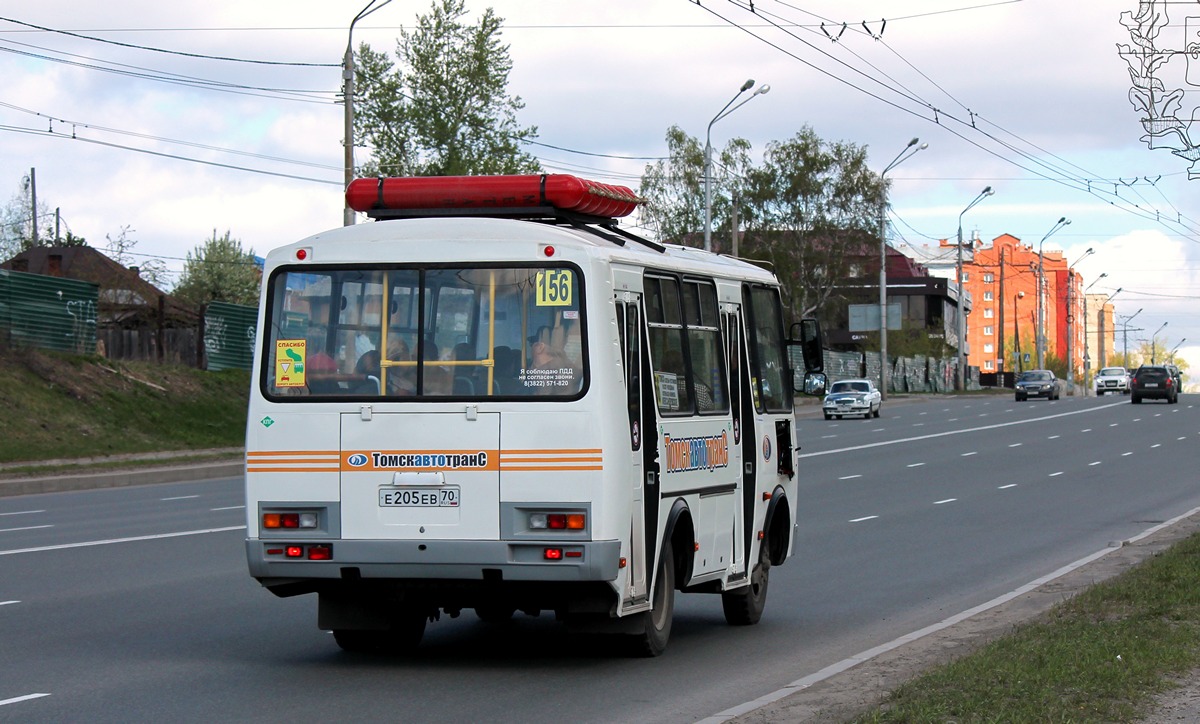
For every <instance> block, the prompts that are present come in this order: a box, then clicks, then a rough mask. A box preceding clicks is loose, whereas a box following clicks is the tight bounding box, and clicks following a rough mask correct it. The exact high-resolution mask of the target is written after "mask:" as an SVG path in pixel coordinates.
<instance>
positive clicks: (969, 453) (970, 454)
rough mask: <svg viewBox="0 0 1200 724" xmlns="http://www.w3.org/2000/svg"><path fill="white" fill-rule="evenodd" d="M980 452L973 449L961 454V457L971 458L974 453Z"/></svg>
mask: <svg viewBox="0 0 1200 724" xmlns="http://www.w3.org/2000/svg"><path fill="white" fill-rule="evenodd" d="M978 454H979V453H977V452H974V451H972V452H965V453H963V454H962V455H959V457H960V458H969V457H971V456H972V455H978Z"/></svg>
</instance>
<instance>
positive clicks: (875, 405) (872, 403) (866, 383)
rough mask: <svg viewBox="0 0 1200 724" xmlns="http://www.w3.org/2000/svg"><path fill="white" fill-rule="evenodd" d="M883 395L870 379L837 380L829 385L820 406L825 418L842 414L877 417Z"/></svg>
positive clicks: (839, 417)
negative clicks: (827, 392)
mask: <svg viewBox="0 0 1200 724" xmlns="http://www.w3.org/2000/svg"><path fill="white" fill-rule="evenodd" d="M882 404H883V395H881V394H879V389H878V388H877V387H875V383H874V382H872V381H870V380H838V381H837V382H834V383H833V384H831V385H830V386H829V394H827V395H825V402H824V404H823V405H822V406H821V407H822V410H823V411H824V412H825V419H826V420H829V419H832V418H834V417H836V418H838V419H839V420H840V419H841V418H842V415H862V416H863V419H866V418H870V417H879V408H880V406H881V405H882Z"/></svg>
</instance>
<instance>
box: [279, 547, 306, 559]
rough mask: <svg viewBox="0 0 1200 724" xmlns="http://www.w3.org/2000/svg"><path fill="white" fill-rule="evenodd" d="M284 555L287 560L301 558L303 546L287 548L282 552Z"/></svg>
mask: <svg viewBox="0 0 1200 724" xmlns="http://www.w3.org/2000/svg"><path fill="white" fill-rule="evenodd" d="M284 555H285V556H287V557H288V558H303V557H304V546H288V547H287V549H286V550H285V551H284Z"/></svg>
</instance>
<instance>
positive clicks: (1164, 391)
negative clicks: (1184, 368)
mask: <svg viewBox="0 0 1200 724" xmlns="http://www.w3.org/2000/svg"><path fill="white" fill-rule="evenodd" d="M1129 397H1130V398H1131V399H1132V400H1133V404H1135V405H1136V404H1139V403H1141V401H1142V400H1166V401H1167V404H1171V405H1173V404H1175V403H1176V402H1179V384H1178V383H1177V382H1176V381H1175V376H1174V375H1172V374H1171V370H1169V369H1167V366H1166V365H1142V366H1141V367H1138V368H1137V369H1136V370H1134V373H1133V377H1132V378H1130V380H1129Z"/></svg>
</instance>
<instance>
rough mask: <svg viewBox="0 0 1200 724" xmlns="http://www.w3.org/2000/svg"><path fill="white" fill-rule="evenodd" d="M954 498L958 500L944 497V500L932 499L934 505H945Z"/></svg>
mask: <svg viewBox="0 0 1200 724" xmlns="http://www.w3.org/2000/svg"><path fill="white" fill-rule="evenodd" d="M956 500H958V498H946V499H945V500H935V501H933V504H934V505H945V504H946V503H953V502H954V501H956Z"/></svg>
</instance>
